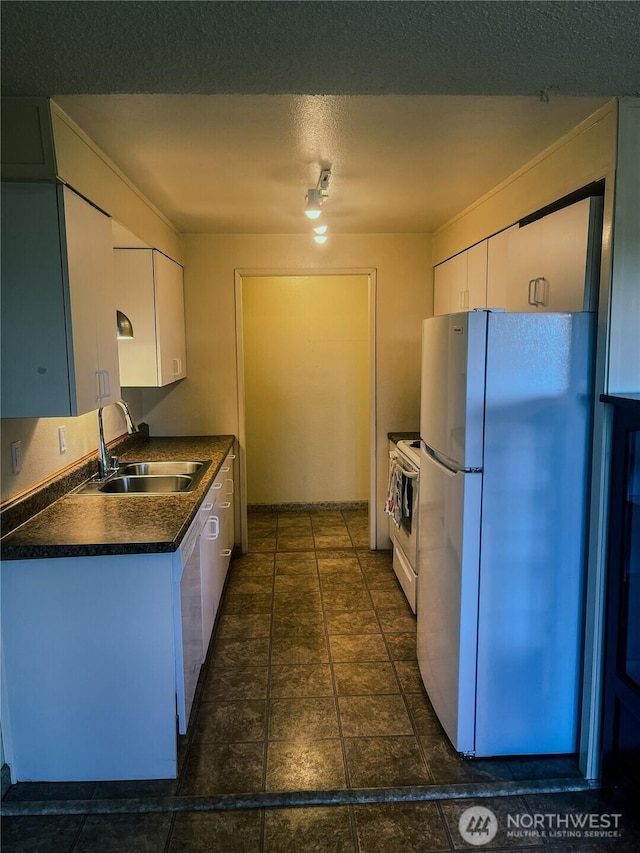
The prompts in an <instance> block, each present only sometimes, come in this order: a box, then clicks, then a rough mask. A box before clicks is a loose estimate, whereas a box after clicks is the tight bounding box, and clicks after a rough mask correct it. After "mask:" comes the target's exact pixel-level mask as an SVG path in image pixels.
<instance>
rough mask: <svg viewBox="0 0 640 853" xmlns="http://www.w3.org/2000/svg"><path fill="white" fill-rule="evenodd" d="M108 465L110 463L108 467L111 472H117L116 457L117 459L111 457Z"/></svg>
mask: <svg viewBox="0 0 640 853" xmlns="http://www.w3.org/2000/svg"><path fill="white" fill-rule="evenodd" d="M110 463H111V465H110V467H111V470H112V471H117V470H118V457H117V456H112V457H111V459H110Z"/></svg>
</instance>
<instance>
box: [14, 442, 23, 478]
mask: <svg viewBox="0 0 640 853" xmlns="http://www.w3.org/2000/svg"><path fill="white" fill-rule="evenodd" d="M21 468H22V442H21V441H12V442H11V470H12V471H13V473H14V474H19V473H20V469H21Z"/></svg>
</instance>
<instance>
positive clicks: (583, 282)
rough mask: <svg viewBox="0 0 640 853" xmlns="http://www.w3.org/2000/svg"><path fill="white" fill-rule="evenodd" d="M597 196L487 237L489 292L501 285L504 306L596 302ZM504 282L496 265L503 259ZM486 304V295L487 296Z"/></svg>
mask: <svg viewBox="0 0 640 853" xmlns="http://www.w3.org/2000/svg"><path fill="white" fill-rule="evenodd" d="M600 211H601V200H600V199H598V198H587V199H583V200H582V201H580V202H576V204H572V205H570V206H569V207H565V208H562V210H558V211H556V212H555V213H550V214H548V215H547V216H544V217H543V218H542V219H538V220H536V221H535V222H531V223H529V224H528V225H523V226H521V227H518V226H514V227H513V228H509V229H507V231H504V232H502V234H498V235H497V236H496V237H493V238H491V240H490V253H491V259H490V260H489V270H490V271H489V277H490V280H489V285H488V288H489V293H490V294H491V297H494V296H495V294H496V293H497V292H498V291H501V290H502V289H503V288H504V289H505V296H506V299H505V303H504V306H503V307H505V308H506V309H507V311H584V310H592V309H593V307H595V302H596V294H597V275H598V270H599V255H600V253H599V245H600V232H601V228H602V226H601V214H600ZM504 240H507V252H506V254H507V260H506V274H505V275H506V279H507V283H506V287H505V284H504V279H503V278H502V277H501V276H500V275H499V276H498V277H497V279H496V276H495V270H496V266H497V258H498V257H500V259H501V260H500V262H499V264H498V265H500V264H503V263H504V242H503V241H504ZM490 303H491V299H490Z"/></svg>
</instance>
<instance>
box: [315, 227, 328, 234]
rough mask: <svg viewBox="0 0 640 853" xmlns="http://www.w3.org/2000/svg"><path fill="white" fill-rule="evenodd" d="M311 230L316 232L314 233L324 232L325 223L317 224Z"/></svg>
mask: <svg viewBox="0 0 640 853" xmlns="http://www.w3.org/2000/svg"><path fill="white" fill-rule="evenodd" d="M313 230H314V231H315V232H316V234H326V232H327V226H326V225H317V226H316V227H315V228H314V229H313Z"/></svg>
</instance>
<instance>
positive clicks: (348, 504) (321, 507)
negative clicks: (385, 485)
mask: <svg viewBox="0 0 640 853" xmlns="http://www.w3.org/2000/svg"><path fill="white" fill-rule="evenodd" d="M368 508H369V502H368V501H318V502H317V503H282V504H249V505H248V506H247V512H256V513H258V512H342V511H343V510H346V511H354V510H355V511H366V510H367V509H368Z"/></svg>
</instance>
